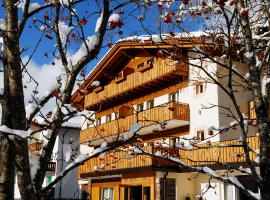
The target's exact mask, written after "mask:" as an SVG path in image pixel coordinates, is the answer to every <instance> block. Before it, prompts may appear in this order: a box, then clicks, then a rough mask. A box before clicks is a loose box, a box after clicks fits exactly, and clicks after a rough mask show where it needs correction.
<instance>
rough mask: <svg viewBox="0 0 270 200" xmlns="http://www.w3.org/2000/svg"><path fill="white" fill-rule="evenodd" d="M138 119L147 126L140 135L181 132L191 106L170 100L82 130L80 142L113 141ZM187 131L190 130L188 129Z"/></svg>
mask: <svg viewBox="0 0 270 200" xmlns="http://www.w3.org/2000/svg"><path fill="white" fill-rule="evenodd" d="M136 121H138V122H139V124H140V125H141V126H143V127H145V128H142V129H141V130H140V131H139V132H138V134H139V135H153V137H156V136H157V135H158V134H159V133H160V134H162V132H165V131H169V132H170V133H171V134H174V133H181V131H182V132H183V130H182V129H181V128H182V127H184V126H186V127H187V125H188V124H189V106H188V104H183V103H177V102H170V103H167V104H163V105H160V106H157V107H153V108H151V109H148V110H144V111H142V112H138V113H135V114H132V115H128V116H126V117H125V118H120V119H118V120H114V121H111V122H108V123H105V124H101V125H99V126H96V127H92V128H89V129H86V130H82V131H81V134H80V142H81V143H83V142H88V141H91V143H92V145H94V146H97V145H100V144H102V143H103V142H104V141H105V140H106V141H107V142H112V140H115V139H116V138H118V139H123V137H124V135H125V134H127V133H128V131H129V130H130V127H131V126H132V124H134V123H135V122H136ZM161 122H163V123H162V124H161V125H160V124H158V123H161ZM163 126H164V127H163ZM186 131H187V132H188V130H186ZM120 133H121V134H120ZM153 133H155V134H156V136H155V134H153Z"/></svg>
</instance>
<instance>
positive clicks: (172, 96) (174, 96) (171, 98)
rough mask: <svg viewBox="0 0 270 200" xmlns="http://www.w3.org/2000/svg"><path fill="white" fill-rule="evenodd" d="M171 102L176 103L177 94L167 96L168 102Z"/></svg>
mask: <svg viewBox="0 0 270 200" xmlns="http://www.w3.org/2000/svg"><path fill="white" fill-rule="evenodd" d="M171 101H178V92H174V93H171V94H169V102H171Z"/></svg>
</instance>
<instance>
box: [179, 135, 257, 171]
mask: <svg viewBox="0 0 270 200" xmlns="http://www.w3.org/2000/svg"><path fill="white" fill-rule="evenodd" d="M247 142H248V144H249V146H250V147H251V149H254V150H256V149H259V138H258V137H249V138H248V139H247ZM179 158H180V159H181V160H182V161H183V162H185V163H187V164H188V165H191V166H199V165H216V164H217V162H220V163H225V164H237V163H238V164H240V163H243V162H245V156H244V150H243V148H242V147H241V146H240V143H239V141H238V140H227V141H223V142H215V143H212V144H211V146H207V145H204V146H201V147H200V148H196V149H193V150H191V151H186V150H179ZM250 158H251V160H254V159H255V158H256V155H255V153H254V152H250Z"/></svg>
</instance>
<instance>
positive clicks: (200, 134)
mask: <svg viewBox="0 0 270 200" xmlns="http://www.w3.org/2000/svg"><path fill="white" fill-rule="evenodd" d="M197 138H198V139H199V140H201V141H203V140H204V139H205V137H204V131H203V130H200V131H197Z"/></svg>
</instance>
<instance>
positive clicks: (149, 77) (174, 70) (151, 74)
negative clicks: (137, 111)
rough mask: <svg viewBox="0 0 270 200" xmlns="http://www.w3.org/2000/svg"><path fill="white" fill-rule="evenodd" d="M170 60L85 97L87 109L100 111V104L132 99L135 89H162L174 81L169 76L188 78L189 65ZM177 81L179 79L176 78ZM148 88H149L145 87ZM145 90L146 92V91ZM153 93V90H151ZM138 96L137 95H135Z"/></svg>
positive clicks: (160, 61) (161, 60)
mask: <svg viewBox="0 0 270 200" xmlns="http://www.w3.org/2000/svg"><path fill="white" fill-rule="evenodd" d="M168 62H169V61H168V60H163V59H158V60H157V61H156V62H154V63H153V68H151V69H148V70H147V71H145V72H140V71H135V72H134V73H132V74H130V75H127V76H126V80H124V81H122V82H120V83H115V82H112V83H110V84H108V85H106V86H104V88H103V90H102V91H100V92H98V93H96V92H91V93H90V94H88V95H86V97H85V108H88V109H90V110H95V109H99V107H98V106H97V105H98V104H102V102H105V101H108V100H110V103H111V104H112V103H113V99H118V98H120V97H123V96H126V95H127V94H128V96H127V97H131V95H130V93H128V92H129V91H131V90H134V88H140V89H141V90H143V91H142V92H146V90H147V89H148V90H149V88H150V89H153V88H154V87H160V86H161V85H162V84H160V83H161V81H162V80H163V81H170V82H171V81H172V80H174V78H171V79H169V78H168V76H169V75H173V76H174V77H176V76H185V77H187V76H188V64H185V63H176V64H175V63H172V61H170V63H168ZM175 80H176V81H179V79H177V78H175ZM143 86H147V87H145V88H144V87H143ZM144 89H145V90H144ZM150 91H151V90H150ZM133 96H136V95H133Z"/></svg>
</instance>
